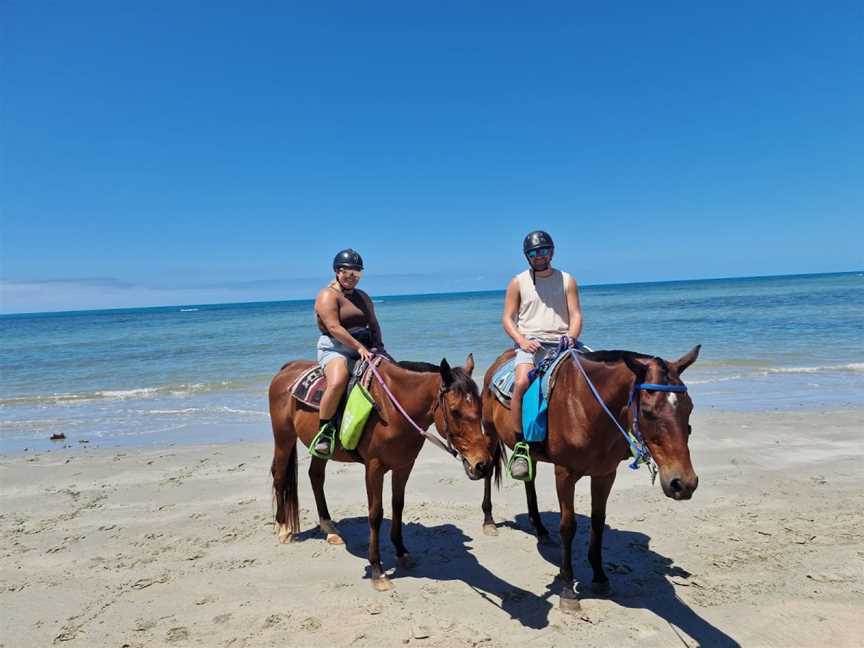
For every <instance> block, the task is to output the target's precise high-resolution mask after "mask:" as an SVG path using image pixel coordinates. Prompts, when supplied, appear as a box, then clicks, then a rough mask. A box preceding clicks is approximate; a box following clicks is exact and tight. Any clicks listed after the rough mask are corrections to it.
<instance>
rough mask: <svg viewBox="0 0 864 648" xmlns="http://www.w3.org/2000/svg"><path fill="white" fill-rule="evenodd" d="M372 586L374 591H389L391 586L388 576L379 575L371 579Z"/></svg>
mask: <svg viewBox="0 0 864 648" xmlns="http://www.w3.org/2000/svg"><path fill="white" fill-rule="evenodd" d="M372 587H373V588H374V589H375V591H376V592H389V591H390V589H391V588H392V587H393V586H392V585H391V584H390V579H389V578H387V577H386V576H381V577H379V578H373V579H372Z"/></svg>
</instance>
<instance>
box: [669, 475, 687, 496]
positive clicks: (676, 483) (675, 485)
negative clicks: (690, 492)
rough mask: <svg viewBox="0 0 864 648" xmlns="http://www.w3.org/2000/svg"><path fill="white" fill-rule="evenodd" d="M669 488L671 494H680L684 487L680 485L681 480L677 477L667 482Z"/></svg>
mask: <svg viewBox="0 0 864 648" xmlns="http://www.w3.org/2000/svg"><path fill="white" fill-rule="evenodd" d="M669 488H671V489H672V492H673V493H680V492H682V491H683V490H684V486H683V485H682V484H681V480H680V479H678V478H677V477H676V478H675V479H673V480H672V481H670V482H669Z"/></svg>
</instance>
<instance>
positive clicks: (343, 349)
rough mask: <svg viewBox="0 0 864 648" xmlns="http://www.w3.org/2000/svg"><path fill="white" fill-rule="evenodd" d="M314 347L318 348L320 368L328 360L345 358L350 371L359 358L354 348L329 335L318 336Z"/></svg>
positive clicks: (324, 365)
mask: <svg viewBox="0 0 864 648" xmlns="http://www.w3.org/2000/svg"><path fill="white" fill-rule="evenodd" d="M316 348H317V349H318V364H319V365H321V368H322V369H323V368H324V367H326V366H327V363H328V362H331V361H332V360H335V359H336V358H345V360H346V361H347V362H348V371H351V370H352V369H353V368H354V363H355V362H357V360H358V359H359V358H360V354H359V353H357V352H356V351H355V350H354V349H352V348H350V347H347V346H345V345H344V344H342V343H341V342H340V341H339V340H337V339H336V338H332V337H330V336H329V335H322V336H321V337H319V338H318V344H317V345H316Z"/></svg>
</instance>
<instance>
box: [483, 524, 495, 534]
mask: <svg viewBox="0 0 864 648" xmlns="http://www.w3.org/2000/svg"><path fill="white" fill-rule="evenodd" d="M483 533H484V535H487V536H497V535H498V527H497V526H495V525H494V524H484V525H483Z"/></svg>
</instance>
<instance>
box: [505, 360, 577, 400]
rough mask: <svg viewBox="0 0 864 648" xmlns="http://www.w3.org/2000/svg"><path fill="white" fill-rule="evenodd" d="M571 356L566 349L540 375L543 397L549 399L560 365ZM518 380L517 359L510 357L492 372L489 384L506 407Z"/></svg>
mask: <svg viewBox="0 0 864 648" xmlns="http://www.w3.org/2000/svg"><path fill="white" fill-rule="evenodd" d="M568 357H570V352H569V351H565V352H564V353H562V354H561V355H559V356H558V357H557V358H555V360H554V361H553V362H552V365H551V366H550V367H549V369H548V370H547V371H546V372H545V373H544V374H543V375H542V376H541V377H540V380H541V383H540V389H541V390H542V392H543V398H544V399H545V400H549V396H550V395H551V394H552V390H553V389H554V388H555V376H556V375H557V374H558V367H560V366H561V363H562V362H563V361H564V359H565V358H568ZM515 381H516V359H515V358H510V360H508V361H507V362H505V363H504V364H502V365H501V366H500V367H498V368H497V369H496V370H495V373H494V374H492V383H491V384H490V385H489V391H491V392H492V393H493V394H494V395H495V397H496V398H497V399H498V400H499V401H500V402H501V404H502V405H504V406H505V407H510V399H511V398H512V397H513V383H514V382H515Z"/></svg>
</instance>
